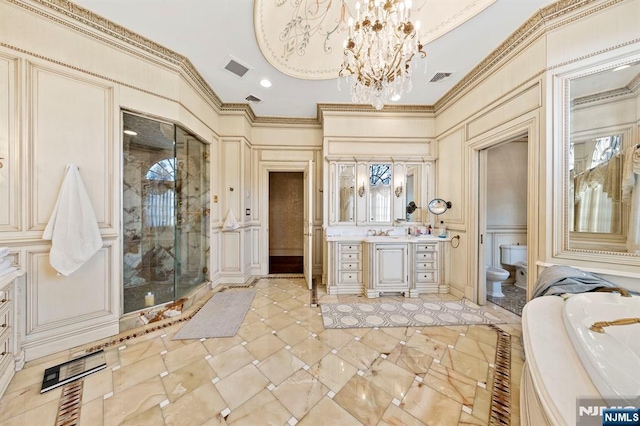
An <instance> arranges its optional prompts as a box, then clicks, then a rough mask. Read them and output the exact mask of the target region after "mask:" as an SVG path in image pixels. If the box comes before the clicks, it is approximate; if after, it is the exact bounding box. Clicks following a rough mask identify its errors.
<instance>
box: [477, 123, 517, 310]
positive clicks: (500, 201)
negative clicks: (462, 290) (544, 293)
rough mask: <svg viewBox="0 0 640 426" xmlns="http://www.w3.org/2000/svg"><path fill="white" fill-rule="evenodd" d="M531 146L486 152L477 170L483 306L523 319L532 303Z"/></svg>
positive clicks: (513, 143) (502, 144)
mask: <svg viewBox="0 0 640 426" xmlns="http://www.w3.org/2000/svg"><path fill="white" fill-rule="evenodd" d="M528 141H529V139H528V136H527V134H524V135H519V136H516V137H513V138H511V139H508V140H506V141H498V142H496V143H495V144H491V145H489V146H485V147H483V149H481V150H480V151H479V152H478V153H479V167H478V169H477V170H478V180H477V182H478V183H479V184H478V230H479V237H480V241H479V250H478V277H479V280H478V282H479V286H480V288H479V289H478V290H479V291H478V296H479V297H478V299H479V303H480V304H484V303H485V302H486V301H490V302H492V303H495V304H497V305H499V306H501V307H503V308H505V309H507V310H508V311H511V312H513V313H515V314H516V315H520V316H521V315H522V308H523V307H524V304H525V303H526V300H527V269H528V268H527V256H528V253H527V240H528V227H527V224H528V211H529V209H528V152H529V147H528ZM489 268H490V269H489ZM487 269H489V273H487Z"/></svg>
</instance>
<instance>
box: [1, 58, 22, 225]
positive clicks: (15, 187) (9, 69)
mask: <svg viewBox="0 0 640 426" xmlns="http://www.w3.org/2000/svg"><path fill="white" fill-rule="evenodd" d="M17 68H18V61H17V59H14V58H8V57H4V56H0V165H1V166H0V231H17V230H19V223H18V221H19V217H20V215H19V212H20V210H19V205H18V199H19V196H20V190H21V186H22V185H21V184H22V180H21V179H19V173H20V167H19V164H20V161H19V158H20V157H19V149H18V144H17V140H16V123H17V121H16V109H17V99H16V89H17V80H16V75H17Z"/></svg>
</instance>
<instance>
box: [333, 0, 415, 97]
mask: <svg viewBox="0 0 640 426" xmlns="http://www.w3.org/2000/svg"><path fill="white" fill-rule="evenodd" d="M362 9H363V10H361V5H360V2H358V3H356V12H357V15H356V19H355V21H354V20H353V18H349V39H348V40H345V42H344V62H343V63H342V68H341V70H340V73H339V76H340V77H345V78H346V79H347V80H348V81H349V82H350V83H351V100H352V101H353V102H354V103H361V104H364V103H367V104H371V105H373V106H374V108H375V109H378V110H379V109H382V107H383V106H384V104H385V103H387V102H388V101H389V98H390V97H392V96H395V98H399V96H401V95H402V93H404V92H407V93H408V92H410V91H411V87H412V86H411V67H410V62H411V59H412V58H413V57H414V56H415V54H416V53H418V54H420V56H421V57H422V58H424V57H426V56H427V54H426V53H425V52H424V51H423V50H422V48H423V47H424V46H423V45H422V44H421V43H420V42H419V41H418V37H417V36H416V34H417V31H418V30H419V29H420V22H419V21H416V23H415V24H413V23H412V22H411V0H404V1H401V0H366V1H365V2H364V6H363V7H362Z"/></svg>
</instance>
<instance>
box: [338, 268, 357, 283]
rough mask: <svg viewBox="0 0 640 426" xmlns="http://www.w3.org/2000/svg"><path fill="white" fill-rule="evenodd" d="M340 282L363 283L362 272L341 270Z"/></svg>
mask: <svg viewBox="0 0 640 426" xmlns="http://www.w3.org/2000/svg"><path fill="white" fill-rule="evenodd" d="M338 282H339V283H344V284H347V283H361V282H362V273H361V272H358V271H353V272H342V271H341V272H340V273H339V274H338Z"/></svg>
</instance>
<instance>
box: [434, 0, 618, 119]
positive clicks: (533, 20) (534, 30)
mask: <svg viewBox="0 0 640 426" xmlns="http://www.w3.org/2000/svg"><path fill="white" fill-rule="evenodd" d="M622 1H625V0H610V1H607V2H606V3H603V4H601V5H600V6H598V7H597V8H592V9H585V10H584V11H583V12H582V13H580V14H577V15H574V16H572V17H571V19H568V20H566V21H563V22H557V23H555V24H554V25H551V24H550V23H551V22H552V21H554V20H557V19H558V18H561V17H563V16H565V15H567V14H570V13H573V12H575V11H576V10H579V9H582V8H586V7H587V6H589V5H591V4H592V3H598V2H600V3H601V2H602V0H559V1H557V2H555V3H553V4H550V5H548V6H545V7H543V8H542V9H540V10H538V11H537V12H536V13H534V14H533V15H532V16H531V17H530V18H529V19H528V20H527V21H525V22H524V23H523V24H522V25H521V26H520V27H519V28H518V29H517V30H515V31H514V32H513V33H512V34H511V35H510V36H509V37H508V38H507V39H506V40H505V41H503V42H502V43H501V44H500V46H498V47H497V48H496V49H495V50H494V51H493V52H491V53H490V54H489V55H488V56H487V57H486V58H485V59H484V60H482V61H481V62H480V63H479V64H478V65H476V66H475V67H474V68H473V69H472V70H471V71H470V72H469V73H467V75H466V76H464V77H463V78H462V80H460V81H459V82H458V83H457V84H456V85H455V86H453V87H452V88H451V90H449V91H448V92H447V93H445V94H444V96H442V98H440V99H439V100H438V101H437V102H436V104H435V110H436V112H437V113H439V112H440V111H442V110H443V109H445V108H446V107H447V106H448V105H450V104H451V103H452V102H453V101H454V100H457V99H459V97H460V96H461V95H463V94H464V93H466V92H467V91H468V90H469V89H470V88H471V87H472V85H474V83H477V82H479V81H480V80H482V79H484V78H487V77H488V76H489V75H490V74H491V73H492V71H494V70H495V69H496V67H497V66H498V65H499V64H500V63H501V62H503V60H504V59H505V58H507V57H508V56H510V55H511V54H514V53H517V52H519V51H521V50H522V49H523V48H524V47H526V46H528V45H530V44H531V43H533V42H534V41H535V40H537V39H538V38H539V37H541V36H543V35H544V34H546V33H547V32H548V31H550V30H553V29H556V28H558V27H560V26H562V25H566V24H568V23H571V22H573V21H575V20H578V19H581V18H583V17H585V16H588V15H591V14H593V13H595V12H598V11H600V10H602V9H604V8H607V7H609V6H612V5H614V4H616V3H620V2H622Z"/></svg>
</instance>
